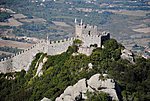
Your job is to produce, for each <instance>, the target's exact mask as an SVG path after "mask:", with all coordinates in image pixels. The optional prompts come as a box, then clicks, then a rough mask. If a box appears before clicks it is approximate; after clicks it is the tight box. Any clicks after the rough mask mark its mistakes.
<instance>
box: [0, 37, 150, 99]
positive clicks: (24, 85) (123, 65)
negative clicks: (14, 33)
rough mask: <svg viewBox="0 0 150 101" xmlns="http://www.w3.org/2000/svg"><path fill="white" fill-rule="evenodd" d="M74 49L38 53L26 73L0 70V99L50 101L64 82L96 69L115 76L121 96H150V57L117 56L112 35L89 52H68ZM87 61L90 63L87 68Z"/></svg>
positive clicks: (71, 82) (118, 50) (102, 95)
mask: <svg viewBox="0 0 150 101" xmlns="http://www.w3.org/2000/svg"><path fill="white" fill-rule="evenodd" d="M77 49H78V48H77V46H76V45H72V46H70V47H68V50H67V51H66V52H64V53H62V54H59V55H55V56H48V55H47V54H44V53H38V54H37V55H36V56H35V59H34V60H33V61H32V63H31V66H30V69H29V71H28V72H27V73H26V72H25V71H24V70H22V71H21V72H15V73H7V74H0V99H1V101H39V100H41V99H43V98H44V97H47V98H49V99H51V100H52V101H54V100H55V99H56V97H59V96H60V94H62V93H63V92H64V90H65V89H66V88H67V87H68V86H71V85H72V86H73V85H74V84H75V83H76V82H78V80H80V79H83V78H86V79H89V78H90V77H91V76H92V75H94V74H97V73H100V74H105V73H107V74H108V77H109V78H112V79H114V80H115V82H116V83H117V85H118V86H119V87H120V90H121V94H120V95H121V99H122V100H128V101H148V100H150V94H149V93H150V86H149V85H150V59H147V60H146V59H143V58H141V57H136V56H135V57H134V58H135V62H134V63H131V61H128V60H124V59H121V57H120V55H121V50H122V49H124V47H123V46H122V45H121V44H119V43H118V42H117V41H116V40H114V39H110V40H108V41H106V42H105V43H104V48H97V49H95V50H93V52H92V54H91V55H90V56H86V55H84V54H76V55H72V54H73V53H75V52H76V50H77ZM89 63H91V64H92V65H93V67H92V68H91V69H89V67H88V64H89ZM41 67H42V68H41ZM39 68H41V69H39ZM39 71H40V72H39ZM39 73H41V75H38V74H39ZM89 96H91V98H92V99H93V100H94V99H95V100H94V101H97V100H96V99H97V98H103V99H105V100H104V101H107V100H108V97H109V95H108V94H105V93H100V94H99V93H98V94H97V95H95V94H94V95H93V94H91V93H89Z"/></svg>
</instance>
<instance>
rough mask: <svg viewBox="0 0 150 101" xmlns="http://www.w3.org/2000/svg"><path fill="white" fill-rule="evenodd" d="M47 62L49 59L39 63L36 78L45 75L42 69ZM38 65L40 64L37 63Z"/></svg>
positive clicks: (45, 58)
mask: <svg viewBox="0 0 150 101" xmlns="http://www.w3.org/2000/svg"><path fill="white" fill-rule="evenodd" d="M46 61H47V57H44V59H43V61H42V62H40V63H39V66H38V68H37V71H36V75H35V76H38V77H40V76H41V75H43V71H42V67H43V65H44V63H45V62H46ZM37 63H38V62H37Z"/></svg>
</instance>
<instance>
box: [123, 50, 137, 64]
mask: <svg viewBox="0 0 150 101" xmlns="http://www.w3.org/2000/svg"><path fill="white" fill-rule="evenodd" d="M121 53H122V55H121V58H122V59H126V60H128V61H130V62H132V63H133V62H134V57H133V53H132V52H131V51H130V50H127V49H124V50H122V51H121Z"/></svg>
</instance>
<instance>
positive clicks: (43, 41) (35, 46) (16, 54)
mask: <svg viewBox="0 0 150 101" xmlns="http://www.w3.org/2000/svg"><path fill="white" fill-rule="evenodd" d="M73 40H75V37H71V38H66V39H63V40H56V41H48V44H51V45H55V44H59V43H60V44H61V43H64V42H68V41H73ZM42 44H45V45H48V44H47V40H40V41H39V42H38V43H36V44H34V45H33V46H31V47H29V48H27V49H24V50H22V51H20V52H18V53H15V54H13V55H11V56H9V57H5V58H3V59H1V60H0V62H5V61H7V60H11V59H12V58H14V57H16V56H19V55H22V54H24V53H27V52H28V51H30V50H32V49H33V50H34V49H35V48H37V47H38V46H41V45H42ZM37 49H38V48H37Z"/></svg>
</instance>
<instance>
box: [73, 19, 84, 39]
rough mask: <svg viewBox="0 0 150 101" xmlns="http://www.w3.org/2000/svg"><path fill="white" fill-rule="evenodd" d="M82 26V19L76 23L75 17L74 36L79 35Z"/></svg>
mask: <svg viewBox="0 0 150 101" xmlns="http://www.w3.org/2000/svg"><path fill="white" fill-rule="evenodd" d="M82 26H83V23H82V19H81V22H80V23H78V22H77V20H76V19H75V35H76V37H81V35H82Z"/></svg>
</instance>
